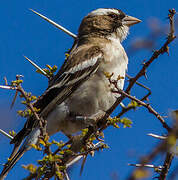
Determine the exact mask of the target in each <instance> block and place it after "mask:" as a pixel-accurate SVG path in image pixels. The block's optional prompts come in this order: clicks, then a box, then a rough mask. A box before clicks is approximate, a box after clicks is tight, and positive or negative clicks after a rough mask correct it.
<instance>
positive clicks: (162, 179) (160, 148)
mask: <svg viewBox="0 0 178 180" xmlns="http://www.w3.org/2000/svg"><path fill="white" fill-rule="evenodd" d="M175 14H176V11H175V9H172V10H169V14H168V18H169V21H170V33H169V34H168V37H167V41H166V42H165V43H164V45H163V46H162V47H161V48H160V49H159V50H157V51H155V52H154V53H153V55H152V56H151V58H150V59H149V60H148V61H147V62H146V63H145V64H144V65H143V67H142V69H141V70H140V72H139V73H138V74H137V75H136V76H135V78H133V79H132V81H131V82H130V84H129V86H128V88H127V89H126V93H127V92H129V91H130V89H131V87H132V86H133V84H134V82H135V80H137V79H138V78H139V77H141V76H143V75H144V74H145V73H146V69H147V68H148V67H149V65H150V64H151V63H152V62H153V61H154V60H155V59H157V58H158V57H159V55H161V54H164V53H169V48H168V45H169V44H170V43H171V42H172V41H173V40H174V39H175V38H176V36H175V35H174V32H175V31H174V15H175ZM124 95H125V96H126V95H127V94H124ZM124 95H122V96H124ZM126 97H128V95H127V96H126ZM129 98H131V97H129ZM134 100H135V99H134ZM137 102H138V103H140V102H139V101H138V100H137ZM141 105H143V103H142V104H141ZM148 107H149V108H150V106H149V105H148ZM152 110H153V109H151V111H150V112H151V113H153V114H154V115H156V114H157V118H158V119H159V120H160V121H161V123H162V124H163V127H164V128H166V129H167V130H168V132H169V134H171V133H172V132H173V131H175V130H174V129H171V128H170V127H169V126H168V125H167V124H166V123H165V121H164V119H163V118H161V117H160V116H159V114H158V113H157V112H156V111H152ZM167 150H168V149H167V140H165V141H164V142H163V143H161V144H159V145H158V146H157V147H156V148H155V149H154V150H153V151H152V153H150V154H149V155H148V156H147V157H146V158H144V160H141V164H145V163H148V162H149V161H151V160H152V159H153V158H155V157H156V155H157V154H159V153H161V152H166V151H167ZM173 157H174V156H173V154H172V153H170V152H167V154H166V158H165V161H164V165H163V168H162V170H161V173H160V176H159V178H158V179H159V180H165V179H166V177H167V174H168V171H169V168H170V166H171V162H172V160H173ZM134 172H135V171H133V173H132V174H131V176H130V177H129V178H128V180H136V178H135V177H134Z"/></svg>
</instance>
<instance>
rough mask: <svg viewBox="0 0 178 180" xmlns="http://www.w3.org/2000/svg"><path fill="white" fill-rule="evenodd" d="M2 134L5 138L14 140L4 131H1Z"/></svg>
mask: <svg viewBox="0 0 178 180" xmlns="http://www.w3.org/2000/svg"><path fill="white" fill-rule="evenodd" d="M0 133H1V134H3V135H5V136H6V137H8V138H9V139H13V137H12V136H11V135H10V134H8V133H6V132H5V131H3V130H2V129H0Z"/></svg>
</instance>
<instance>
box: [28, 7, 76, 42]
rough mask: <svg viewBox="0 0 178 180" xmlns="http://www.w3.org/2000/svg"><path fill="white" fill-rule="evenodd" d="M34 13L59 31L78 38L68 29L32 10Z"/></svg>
mask: <svg viewBox="0 0 178 180" xmlns="http://www.w3.org/2000/svg"><path fill="white" fill-rule="evenodd" d="M30 10H31V11H32V12H34V13H35V14H37V15H38V16H40V17H41V18H43V19H44V20H46V21H47V22H49V23H50V24H52V25H54V26H55V27H57V28H58V29H60V30H62V31H63V32H65V33H66V34H68V35H69V36H71V37H73V38H74V39H76V38H77V36H76V35H75V34H73V33H72V32H70V31H69V30H67V29H66V28H64V27H63V26H61V25H59V24H57V23H55V22H54V21H52V20H50V19H49V18H47V17H46V16H44V15H42V14H40V13H38V12H36V11H34V10H33V9H30Z"/></svg>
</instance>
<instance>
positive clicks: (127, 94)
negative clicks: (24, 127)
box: [0, 9, 176, 180]
mask: <svg viewBox="0 0 178 180" xmlns="http://www.w3.org/2000/svg"><path fill="white" fill-rule="evenodd" d="M175 13H176V12H175V10H174V9H173V10H169V16H168V17H169V20H170V33H169V35H168V37H167V41H166V42H165V43H164V45H163V46H162V47H161V48H160V49H159V50H156V51H155V52H154V53H153V54H152V56H151V57H150V59H149V60H148V61H146V62H145V63H144V64H143V67H142V68H141V70H140V71H139V72H138V73H137V75H136V76H135V77H133V78H131V79H130V81H129V85H128V87H127V88H126V90H125V92H124V91H122V90H120V89H118V88H117V91H118V93H120V94H121V96H120V97H119V98H118V99H117V101H116V103H115V104H114V105H113V106H112V107H111V108H110V109H109V110H108V111H107V113H106V114H105V116H104V117H102V118H101V119H100V120H99V122H98V127H99V128H100V130H102V128H103V126H105V123H106V119H107V118H108V117H109V115H110V114H111V113H112V112H113V111H114V109H115V108H116V107H117V106H118V105H119V104H120V103H121V101H122V100H123V99H125V98H126V97H127V98H129V99H131V100H134V101H136V102H137V103H138V104H139V105H142V106H144V107H146V108H147V109H148V110H149V112H150V113H152V114H153V115H154V116H156V117H157V119H158V120H159V121H160V122H161V123H162V125H163V127H164V128H165V129H166V130H167V131H168V132H170V131H171V128H170V127H169V126H168V125H167V124H166V122H165V121H164V119H163V117H161V116H160V114H159V113H157V112H156V111H155V110H154V109H153V108H152V107H151V106H150V105H149V104H147V103H145V102H143V101H144V100H146V98H144V99H141V100H139V99H137V98H135V97H133V96H131V95H130V91H131V89H132V87H133V86H134V85H135V84H136V82H137V80H138V79H139V78H140V77H142V76H144V75H145V74H146V70H147V68H148V67H149V66H150V65H151V64H152V63H153V62H154V61H155V60H156V59H157V58H158V57H159V56H160V55H161V54H164V53H169V48H168V45H169V44H170V43H171V42H172V41H173V40H174V39H175V38H176V37H175V35H174V15H175ZM112 83H113V82H112ZM0 88H5V89H13V90H16V91H18V92H20V93H21V94H22V96H23V97H24V98H25V99H26V101H28V97H27V96H26V93H25V91H24V90H23V88H22V87H21V86H20V85H19V86H17V87H10V86H7V84H6V86H0ZM27 106H28V108H30V109H31V111H32V112H33V115H34V117H35V118H36V120H37V121H39V125H40V127H41V128H40V129H41V130H43V127H44V126H43V123H44V122H43V119H41V118H40V117H39V116H38V114H37V113H36V111H35V109H34V108H33V105H32V104H31V103H27ZM95 131H96V130H95V129H89V131H88V133H87V134H86V135H85V136H84V137H83V138H82V139H81V141H82V146H81V148H82V147H85V146H86V143H87V140H88V139H89V137H90V135H91V134H93V133H94V134H95ZM42 134H43V131H42ZM165 142H166V141H164V142H163V143H160V144H159V145H158V146H157V147H156V148H155V149H154V150H153V151H152V152H151V153H150V154H149V155H148V156H146V157H144V158H142V160H141V164H146V163H148V162H150V161H151V160H153V159H154V158H155V157H156V155H157V154H159V153H160V152H165V149H167V148H165V146H166V143H165ZM96 149H97V150H98V148H94V149H93V150H96ZM90 151H91V150H90V149H88V150H87V151H86V152H84V153H78V154H76V153H75V154H73V153H72V154H71V155H70V154H67V155H66V156H64V158H63V162H62V164H63V165H65V164H66V163H68V161H69V160H70V159H71V158H73V157H79V156H81V155H87V154H88V153H89V152H90ZM56 152H58V150H56ZM172 159H173V156H172V154H170V153H167V156H166V159H165V162H164V167H163V169H162V171H161V174H160V178H159V179H160V180H162V179H161V178H164V177H166V176H167V173H168V170H169V167H170V164H171V162H172ZM55 167H56V166H55ZM55 167H53V169H51V171H54V169H56V168H55ZM63 172H64V173H63V175H64V176H65V177H66V178H68V175H67V173H65V170H64V171H63ZM54 174H55V172H51V173H49V174H45V176H48V175H49V176H50V177H51V175H52V176H53V175H54ZM37 175H38V174H37V173H35V174H31V175H30V176H29V177H28V178H27V179H32V178H37ZM128 179H129V180H133V179H135V178H134V176H132V175H131V176H130V177H129V178H128Z"/></svg>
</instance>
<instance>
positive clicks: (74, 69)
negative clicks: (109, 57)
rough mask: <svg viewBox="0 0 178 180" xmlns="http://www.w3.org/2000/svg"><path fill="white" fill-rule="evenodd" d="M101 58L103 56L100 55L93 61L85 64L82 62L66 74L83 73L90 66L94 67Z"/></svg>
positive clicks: (87, 61)
mask: <svg viewBox="0 0 178 180" xmlns="http://www.w3.org/2000/svg"><path fill="white" fill-rule="evenodd" d="M101 57H102V54H99V55H98V56H96V57H94V58H92V59H89V60H86V61H84V62H81V63H80V64H77V65H76V66H74V67H72V68H71V69H69V70H68V71H67V72H64V73H65V74H68V73H71V74H74V73H76V72H77V71H82V70H84V69H86V68H89V67H90V66H93V65H94V64H95V63H96V62H97V60H98V58H101Z"/></svg>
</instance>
